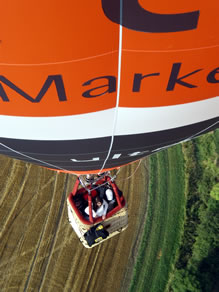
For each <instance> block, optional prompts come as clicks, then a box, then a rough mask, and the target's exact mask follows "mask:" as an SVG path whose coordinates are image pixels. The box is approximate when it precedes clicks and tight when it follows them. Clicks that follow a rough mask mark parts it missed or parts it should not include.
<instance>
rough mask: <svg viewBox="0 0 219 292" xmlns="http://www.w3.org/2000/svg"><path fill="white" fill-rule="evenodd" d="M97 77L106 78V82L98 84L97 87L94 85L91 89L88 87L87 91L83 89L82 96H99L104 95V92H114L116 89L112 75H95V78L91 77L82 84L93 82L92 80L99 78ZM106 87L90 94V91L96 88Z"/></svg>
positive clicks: (114, 78)
mask: <svg viewBox="0 0 219 292" xmlns="http://www.w3.org/2000/svg"><path fill="white" fill-rule="evenodd" d="M99 79H108V84H106V85H101V86H98V87H94V88H92V89H89V90H87V91H85V92H84V93H83V94H82V96H83V97H97V96H101V95H104V94H106V93H112V92H115V91H116V77H114V76H101V77H97V78H93V79H91V80H88V81H86V82H84V83H83V84H82V85H83V86H85V85H90V84H91V82H93V81H94V80H99ZM104 87H106V88H107V89H106V90H105V91H103V92H101V93H99V94H93V95H91V92H92V91H94V90H97V89H99V88H104Z"/></svg>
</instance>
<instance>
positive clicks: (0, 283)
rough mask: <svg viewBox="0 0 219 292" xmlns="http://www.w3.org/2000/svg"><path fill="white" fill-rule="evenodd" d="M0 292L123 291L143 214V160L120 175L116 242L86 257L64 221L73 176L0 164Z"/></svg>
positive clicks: (145, 174)
mask: <svg viewBox="0 0 219 292" xmlns="http://www.w3.org/2000/svg"><path fill="white" fill-rule="evenodd" d="M0 165H1V168H0V291H1V292H9V291H10V292H11V291H13V292H14V291H27V292H30V291H45V292H50V291H51V292H54V291H55V292H56V291H57V292H58V291H60V292H63V291H69V292H70V291H71V292H72V291H73V292H74V291H82V292H85V291H92V292H99V291H115V292H117V291H123V292H124V291H127V290H128V286H129V282H130V280H131V277H132V269H133V266H134V263H135V259H136V255H137V252H138V247H139V242H140V238H141V234H142V228H143V223H144V220H145V216H146V206H147V181H148V171H147V165H148V161H147V159H143V160H142V162H141V164H139V162H136V163H133V164H130V165H128V166H125V167H122V168H121V170H120V172H119V174H118V177H117V180H116V181H117V184H118V186H119V187H120V188H121V189H122V190H123V193H124V196H125V198H126V200H127V203H128V208H129V226H128V228H127V229H126V230H125V231H124V232H122V233H121V234H120V235H117V236H115V237H114V238H112V239H110V240H107V241H106V242H104V243H103V244H101V245H99V246H97V247H95V248H93V249H86V248H84V247H83V246H82V244H81V243H80V242H79V240H78V237H77V236H76V234H75V233H74V232H73V230H72V228H71V226H70V224H69V223H68V219H67V207H66V198H67V196H68V194H69V193H70V191H71V190H72V188H73V185H74V182H75V176H74V175H70V174H64V173H60V172H55V171H52V170H48V169H46V168H42V167H39V166H36V165H32V164H28V163H23V162H21V161H18V160H14V159H11V158H7V157H4V156H0Z"/></svg>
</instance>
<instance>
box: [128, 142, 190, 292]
mask: <svg viewBox="0 0 219 292" xmlns="http://www.w3.org/2000/svg"><path fill="white" fill-rule="evenodd" d="M184 194H185V182H184V159H183V153H182V149H181V145H177V146H175V147H172V148H170V149H168V150H165V151H162V152H160V153H158V154H155V155H153V156H151V158H150V183H149V201H148V214H147V219H146V222H145V228H144V234H143V238H142V242H141V246H140V250H139V254H138V258H137V262H136V266H135V269H134V275H133V279H132V282H131V286H130V292H134V291H138V292H139V291H144V292H147V291H150V292H153V291H155V292H158V291H162V292H163V291H164V290H165V287H166V285H167V281H168V278H169V276H170V273H171V271H172V268H173V264H174V262H175V256H176V250H177V248H178V247H179V242H180V238H181V234H182V232H183V231H182V228H183V221H184V212H185V196H184Z"/></svg>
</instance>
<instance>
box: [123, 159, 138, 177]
mask: <svg viewBox="0 0 219 292" xmlns="http://www.w3.org/2000/svg"><path fill="white" fill-rule="evenodd" d="M141 162H142V159H140V160H139V163H138V165H137V167H136V169H135V171H134V172H133V173H132V174H131V175H130V176H128V177H126V178H124V179H121V180H120V179H119V181H124V180H128V179H130V178H131V177H132V176H133V175H134V174H135V173H136V172H137V170H138V168H139V166H140V165H141Z"/></svg>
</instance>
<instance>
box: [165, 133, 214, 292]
mask: <svg viewBox="0 0 219 292" xmlns="http://www.w3.org/2000/svg"><path fill="white" fill-rule="evenodd" d="M183 148H184V153H185V158H186V174H187V181H188V184H187V206H186V220H185V224H184V235H183V239H182V244H181V247H180V249H179V252H178V259H177V261H176V264H175V271H174V278H173V280H172V282H171V285H170V287H169V291H177V292H181V291H182V292H184V291H205V292H208V291H209V292H210V291H214V289H215V291H218V290H217V288H218V287H216V286H217V284H219V283H216V281H217V276H218V275H219V236H218V234H219V190H218V184H219V167H218V166H219V159H218V156H219V155H218V154H219V130H217V131H215V132H214V133H209V134H206V135H203V136H201V137H199V138H198V139H196V140H194V141H191V142H189V143H186V144H185V145H184V146H183Z"/></svg>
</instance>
